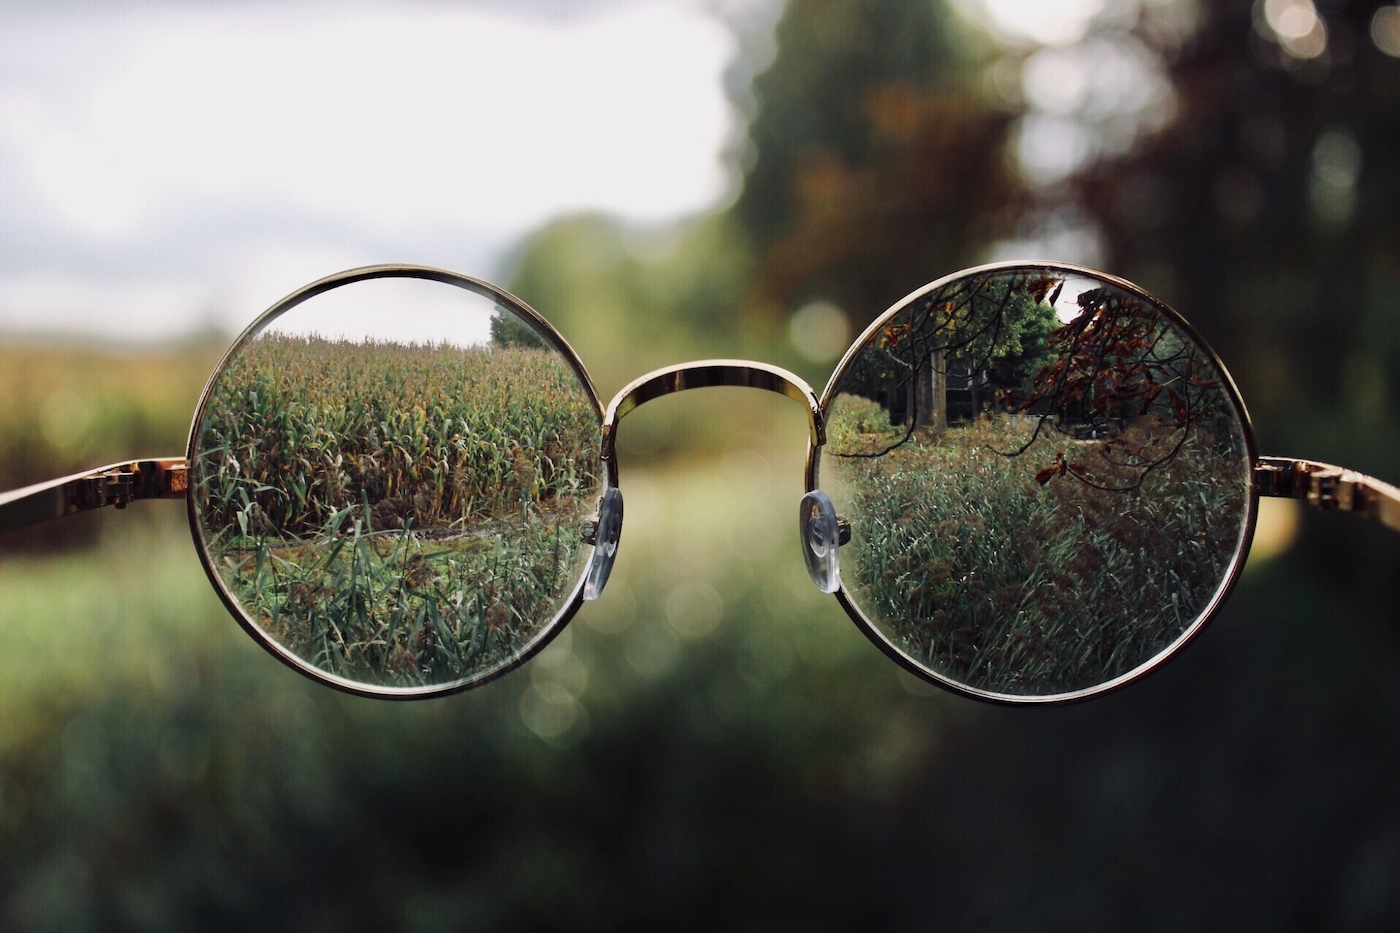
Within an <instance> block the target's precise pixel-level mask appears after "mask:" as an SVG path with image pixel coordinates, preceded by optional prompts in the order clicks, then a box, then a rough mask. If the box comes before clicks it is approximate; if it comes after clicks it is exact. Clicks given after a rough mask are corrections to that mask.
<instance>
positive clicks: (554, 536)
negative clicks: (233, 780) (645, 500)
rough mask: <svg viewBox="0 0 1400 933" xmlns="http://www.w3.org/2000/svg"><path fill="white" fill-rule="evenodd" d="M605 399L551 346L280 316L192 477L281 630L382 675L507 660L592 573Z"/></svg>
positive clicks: (397, 679)
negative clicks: (370, 334)
mask: <svg viewBox="0 0 1400 933" xmlns="http://www.w3.org/2000/svg"><path fill="white" fill-rule="evenodd" d="M598 428H599V416H598V412H597V408H596V407H595V405H594V403H593V401H592V399H591V397H590V396H589V395H588V393H587V392H586V390H585V389H584V387H583V385H582V383H581V382H580V380H579V379H578V377H577V376H576V375H575V374H574V372H573V371H572V369H570V368H569V366H568V365H567V363H566V362H565V361H564V360H563V359H562V358H561V357H560V356H559V355H558V354H556V353H554V352H553V351H549V350H539V349H528V348H495V349H488V348H471V349H462V348H458V347H452V346H440V347H432V346H408V345H399V344H388V343H374V342H370V343H350V342H345V341H327V340H322V339H318V338H303V337H290V336H285V335H271V336H264V337H261V338H259V339H257V340H255V341H253V342H252V343H250V344H249V345H248V346H247V347H246V348H245V349H244V350H243V351H242V352H241V353H240V354H239V356H238V357H237V358H236V359H234V360H233V361H232V362H231V364H230V365H229V366H228V367H227V368H226V369H225V371H224V372H223V373H222V374H221V376H220V379H219V381H218V384H217V385H216V386H215V387H214V390H213V391H212V393H211V396H210V399H209V402H208V405H207V407H206V410H205V413H204V416H203V419H202V421H201V424H200V428H199V431H200V434H199V454H198V457H197V458H196V464H195V486H194V488H195V494H196V495H197V496H198V497H199V502H198V505H199V510H200V514H201V518H202V525H203V530H204V533H205V535H206V537H207V539H208V541H209V545H210V550H211V554H212V555H213V557H214V561H215V564H216V566H217V567H218V568H219V572H220V574H221V576H222V578H223V580H224V582H225V583H226V584H227V585H228V586H229V588H230V590H231V591H232V592H233V593H234V594H235V596H236V597H237V598H238V600H239V602H240V603H241V604H242V605H243V606H244V607H245V608H246V609H248V611H249V612H250V614H252V615H253V616H254V617H255V618H256V619H257V620H258V622H259V624H260V625H261V626H262V627H263V629H264V631H266V632H267V633H268V635H270V636H271V637H272V638H273V639H275V640H276V641H278V642H279V643H281V644H282V645H284V646H285V647H287V648H288V649H290V650H291V651H292V652H294V653H295V654H297V655H298V656H300V657H302V658H303V659H305V660H307V661H309V662H310V663H312V664H314V665H316V666H317V667H319V668H321V669H323V670H326V671H329V672H331V673H335V674H338V675H340V676H343V677H347V678H350V679H352V680H357V681H361V682H365V683H372V684H389V685H413V684H423V683H446V682H452V681H458V680H463V679H470V678H473V677H477V676H482V675H485V674H487V673H489V672H491V671H493V670H495V669H497V668H499V667H500V666H502V665H504V664H506V663H509V662H510V661H511V660H513V659H514V658H515V657H516V656H517V655H518V654H519V652H520V651H521V650H522V649H523V648H524V647H525V646H526V645H528V644H529V643H530V641H531V639H532V638H533V636H534V635H535V634H536V633H537V632H538V631H539V628H540V626H541V624H542V623H544V622H547V621H549V619H551V618H552V617H553V616H554V615H555V614H556V613H557V612H558V610H559V608H560V606H561V604H562V601H563V599H564V598H565V597H566V596H567V594H568V593H569V592H570V590H571V588H572V586H573V584H574V583H575V582H577V579H578V576H579V572H580V570H581V566H582V562H583V560H584V559H585V557H586V548H585V547H584V546H583V545H582V543H581V541H580V537H579V530H580V524H581V521H582V517H583V514H584V513H585V512H586V511H587V510H588V509H590V508H591V507H592V505H593V502H594V499H595V498H596V496H597V494H598V485H599V480H598V475H599V471H598V463H599V448H598V444H599V430H598Z"/></svg>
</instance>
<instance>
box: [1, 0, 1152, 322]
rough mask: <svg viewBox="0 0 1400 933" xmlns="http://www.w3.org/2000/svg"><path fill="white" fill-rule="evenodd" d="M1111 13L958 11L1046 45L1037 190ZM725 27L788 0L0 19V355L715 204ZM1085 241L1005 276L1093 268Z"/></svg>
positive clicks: (1075, 236) (496, 272)
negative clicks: (1047, 263)
mask: <svg viewBox="0 0 1400 933" xmlns="http://www.w3.org/2000/svg"><path fill="white" fill-rule="evenodd" d="M1106 2H1107V0H954V3H955V5H956V6H957V7H958V8H959V9H961V10H963V11H964V12H965V13H966V14H967V15H969V16H970V17H972V18H973V19H980V20H982V21H983V22H985V23H986V24H987V25H988V26H989V27H991V28H992V30H993V32H994V33H995V34H997V35H998V36H999V37H1000V38H1002V39H1003V41H1005V42H1007V43H1008V44H1010V45H1011V46H1013V47H1016V46H1021V47H1026V45H1027V43H1029V44H1031V45H1048V46H1050V48H1047V49H1046V50H1045V51H1044V52H1042V53H1038V54H1039V55H1040V57H1045V56H1050V58H1046V62H1047V64H1048V65H1055V66H1056V67H1054V68H1048V67H1047V68H1041V69H1040V71H1043V72H1046V73H1047V74H1051V73H1053V75H1052V78H1053V80H1048V81H1040V82H1039V83H1035V82H1031V83H1028V84H1027V87H1026V92H1027V95H1028V96H1029V97H1030V98H1031V101H1032V104H1035V102H1036V100H1038V99H1039V97H1045V96H1046V95H1047V94H1048V93H1049V91H1055V92H1056V94H1050V95H1049V96H1050V97H1052V98H1053V100H1050V102H1049V104H1047V105H1046V106H1047V107H1049V110H1048V111H1047V113H1046V114H1040V115H1038V114H1037V112H1036V109H1035V107H1034V106H1033V107H1032V111H1031V118H1034V119H1031V118H1028V121H1026V123H1025V126H1026V127H1027V128H1028V129H1027V130H1026V131H1025V132H1023V133H1022V137H1023V139H1022V146H1021V148H1022V149H1023V150H1026V151H1025V152H1022V156H1023V159H1024V158H1025V157H1026V155H1027V153H1030V154H1031V155H1037V157H1038V158H1039V159H1040V161H1041V162H1045V161H1046V159H1047V158H1049V157H1052V156H1053V157H1055V158H1049V162H1050V163H1053V164H1051V165H1050V168H1051V169H1053V170H1054V171H1053V172H1051V176H1052V177H1051V179H1050V180H1051V181H1054V180H1055V173H1056V172H1058V173H1060V174H1063V173H1064V172H1065V171H1067V170H1068V169H1066V168H1065V166H1066V165H1069V166H1071V167H1072V166H1073V164H1075V163H1074V162H1073V159H1070V156H1076V153H1078V156H1076V157H1081V156H1082V155H1083V153H1082V152H1080V150H1081V149H1083V148H1084V147H1083V146H1078V144H1077V142H1076V141H1077V140H1079V137H1080V136H1083V135H1084V134H1085V133H1087V132H1089V130H1090V129H1091V128H1085V127H1082V126H1080V127H1077V124H1075V122H1074V110H1075V108H1077V107H1081V106H1082V104H1083V102H1082V101H1080V100H1079V98H1085V99H1086V100H1087V99H1089V98H1090V97H1092V96H1093V95H1091V94H1089V91H1090V90H1093V88H1092V86H1091V82H1089V80H1088V78H1086V77H1085V75H1084V74H1080V73H1079V72H1083V71H1084V70H1085V69H1084V68H1083V62H1082V61H1079V63H1078V64H1076V61H1078V60H1077V59H1075V58H1074V57H1073V54H1072V53H1073V51H1074V49H1075V48H1076V47H1077V46H1076V43H1080V42H1081V40H1082V39H1083V38H1084V36H1085V32H1086V30H1087V29H1088V25H1089V23H1090V22H1091V21H1092V20H1094V19H1095V17H1097V16H1099V14H1100V13H1101V12H1102V11H1104V10H1106V9H1108V7H1106V6H1105V3H1106ZM1114 2H1115V3H1116V4H1117V6H1118V7H1121V6H1123V5H1124V4H1130V5H1131V4H1135V3H1136V0H1114ZM1162 2H1165V0H1162ZM1110 5H1111V4H1110ZM1158 5H1159V6H1160V5H1161V2H1159V3H1158ZM721 8H723V9H727V10H728V11H729V14H728V15H730V16H743V17H745V18H748V19H749V20H750V21H751V22H757V23H760V24H771V21H772V19H773V18H774V17H775V16H776V13H777V11H778V10H779V9H780V0H416V2H410V0H398V2H388V0H359V2H337V3H328V2H318V0H300V2H295V3H293V2H274V0H206V2H203V3H195V2H175V0H107V2H95V0H0V334H4V333H11V334H13V333H59V334H70V335H83V336H86V337H89V338H94V339H99V340H109V339H113V338H125V339H129V340H138V341H144V340H150V339H160V338H165V337H179V336H182V335H187V334H190V333H194V332H198V331H202V330H206V329H208V328H210V327H214V328H217V329H219V330H222V331H227V332H235V331H237V330H240V329H241V328H242V326H243V325H244V324H246V323H247V322H248V321H250V320H251V319H252V318H253V317H254V316H256V315H257V314H258V313H259V312H261V311H262V310H263V309H265V308H267V307H268V306H269V305H271V304H272V303H273V302H275V301H276V300H277V299H279V298H280V297H282V296H283V295H285V294H287V293H288V292H290V291H292V290H294V289H296V288H298V287H299V286H301V285H303V284H305V283H307V282H310V281H312V280H314V279H317V278H320V277H321V276H323V275H326V274H328V273H331V272H335V271H338V270H341V269H345V268H350V267H353V266H358V265H364V264H369V263H380V262H400V261H403V262H418V263H427V264H433V265H442V266H447V267H449V268H452V269H456V270H458V271H461V272H466V273H468V274H471V275H475V276H479V277H482V278H486V279H489V280H496V281H499V280H500V279H501V278H502V277H503V276H504V275H505V274H506V273H507V270H505V269H504V268H503V266H504V262H505V259H506V257H507V256H508V255H509V253H510V251H511V249H512V248H513V247H515V246H517V245H518V244H519V243H520V241H521V239H522V237H524V236H526V235H528V233H529V232H530V231H532V230H535V229H538V228H539V227H540V226H542V225H543V224H545V223H546V222H547V221H548V220H549V219H551V218H554V217H557V216H559V215H561V214H567V213H570V212H578V211H584V210H601V211H607V212H609V213H612V214H615V215H618V216H621V217H623V218H625V219H627V220H629V221H631V222H633V223H635V224H638V225H664V224H668V223H673V222H675V221H676V220H677V219H679V218H682V217H685V216H687V215H692V214H695V213H698V212H701V211H706V210H712V209H714V208H716V207H718V206H721V205H722V204H724V203H725V202H726V201H727V200H728V199H730V198H732V197H733V196H734V195H735V194H736V192H737V189H738V184H739V179H738V178H737V176H736V174H735V171H734V169H733V168H732V167H731V166H730V165H729V164H728V163H727V162H726V160H725V159H724V157H723V156H724V153H725V151H726V150H727V149H728V148H729V147H730V146H731V145H732V144H733V143H734V142H735V140H736V139H737V138H739V136H740V134H742V133H743V132H744V129H745V128H744V126H743V125H742V122H741V121H740V120H739V118H738V117H737V115H736V112H735V109H734V108H733V107H732V106H731V103H730V101H729V100H728V98H727V97H726V94H725V92H724V89H723V79H724V73H725V70H726V68H727V67H728V66H730V64H731V63H732V62H733V61H734V60H735V58H736V55H737V47H736V41H735V38H734V36H733V35H732V33H731V31H730V30H729V29H728V28H727V27H726V26H725V25H724V23H723V22H722V21H721V19H720V17H719V16H718V15H717V14H716V13H715V12H714V11H715V10H716V9H721ZM1115 9H1116V7H1115ZM760 31H761V30H760ZM770 46H771V43H770ZM1062 49H1064V50H1068V51H1062ZM770 51H771V48H770ZM1102 57H1103V56H1102V55H1101V54H1098V53H1096V57H1095V58H1094V60H1095V61H1099V60H1102ZM1080 58H1081V59H1082V58H1083V56H1080ZM1036 60H1037V59H1036V58H1035V57H1032V59H1031V61H1032V62H1035V61H1036ZM1076 69H1078V71H1076ZM1119 70H1120V71H1121V70H1122V69H1119ZM1037 73H1038V72H1036V71H1035V70H1034V69H1031V70H1028V71H1027V75H1028V78H1034V76H1035V74H1037ZM1129 77H1131V75H1130V76H1129ZM1068 79H1074V80H1068ZM1112 82H1113V84H1114V86H1115V87H1120V86H1132V85H1133V82H1132V81H1127V80H1125V79H1123V78H1122V76H1121V75H1118V74H1117V73H1115V75H1114V76H1113V77H1112ZM1139 83H1140V82H1139ZM1065 87H1070V88H1072V89H1078V90H1077V91H1076V93H1077V94H1078V96H1077V97H1075V96H1074V95H1069V98H1072V99H1069V98H1066V94H1067V93H1068V92H1066V91H1064V88H1065ZM1057 95H1058V96H1057ZM1061 98H1066V99H1067V100H1068V103H1066V102H1065V100H1062V99H1061ZM1047 99H1048V98H1047ZM1037 106H1038V105H1037ZM1057 108H1058V109H1057ZM1041 109H1045V108H1044V107H1042V108H1041ZM1062 111H1063V112H1062ZM1037 120H1038V121H1039V122H1036V121H1037ZM1076 127H1077V128H1076ZM1037 128H1038V129H1039V130H1043V131H1044V132H1038V133H1034V132H1030V130H1035V129H1037ZM1076 132H1077V133H1078V134H1079V135H1078V136H1076V135H1075V133H1076ZM1076 147H1077V148H1076ZM1056 159H1058V161H1056ZM1067 160H1068V161H1067ZM1031 161H1032V162H1034V160H1031ZM1062 163H1063V164H1062ZM1034 167H1035V166H1034V165H1032V168H1034ZM1053 226H1054V224H1051V227H1053ZM1055 237H1059V238H1060V239H1061V240H1064V242H1063V243H1059V242H1058V241H1057V240H1056V239H1055ZM1083 239H1084V235H1083V234H1082V232H1081V231H1078V230H1076V229H1075V228H1074V227H1073V224H1072V223H1071V224H1070V226H1069V227H1067V228H1066V229H1065V230H1062V231H1058V232H1057V230H1056V229H1051V230H1050V231H1049V232H1048V233H1047V234H1046V235H1045V236H1042V237H1041V238H1040V239H1038V240H1033V241H1028V242H1026V243H1013V244H1009V245H1008V247H1007V249H1009V250H1010V252H1007V251H1006V250H1003V251H1002V252H1001V253H998V255H1002V253H1005V255H1007V256H1010V255H1020V254H1022V253H1026V252H1030V253H1035V254H1037V255H1039V254H1044V255H1047V256H1054V257H1056V258H1071V259H1087V260H1092V259H1093V257H1094V251H1093V248H1092V246H1093V244H1092V242H1088V245H1087V246H1086V245H1085V244H1084V243H1080V242H1079V241H1080V240H1083ZM542 310H545V311H546V313H547V310H548V309H542Z"/></svg>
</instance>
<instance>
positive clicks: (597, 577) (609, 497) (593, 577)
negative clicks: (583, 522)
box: [583, 486, 622, 602]
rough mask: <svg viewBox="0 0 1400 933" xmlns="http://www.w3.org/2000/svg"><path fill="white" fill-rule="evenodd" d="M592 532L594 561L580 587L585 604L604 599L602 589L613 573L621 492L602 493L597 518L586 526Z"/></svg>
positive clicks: (611, 488) (611, 489) (619, 532)
mask: <svg viewBox="0 0 1400 933" xmlns="http://www.w3.org/2000/svg"><path fill="white" fill-rule="evenodd" d="M589 524H591V525H592V526H593V527H592V528H591V529H587V530H586V531H585V536H584V540H585V541H587V540H588V531H591V532H592V538H593V540H592V541H589V542H588V543H590V544H592V545H593V559H592V560H591V561H590V562H589V564H588V579H587V580H585V581H584V584H583V598H584V599H585V600H588V601H590V602H591V601H592V600H595V599H597V598H598V597H599V596H602V595H603V587H605V586H607V585H608V576H609V574H611V573H612V567H613V560H614V559H615V558H616V557H617V542H618V539H619V538H621V537H622V490H620V489H618V488H617V487H616V486H609V487H607V488H606V489H604V490H603V497H602V498H601V499H599V500H598V514H597V516H596V517H594V519H593V520H592V521H591V522H590V523H589Z"/></svg>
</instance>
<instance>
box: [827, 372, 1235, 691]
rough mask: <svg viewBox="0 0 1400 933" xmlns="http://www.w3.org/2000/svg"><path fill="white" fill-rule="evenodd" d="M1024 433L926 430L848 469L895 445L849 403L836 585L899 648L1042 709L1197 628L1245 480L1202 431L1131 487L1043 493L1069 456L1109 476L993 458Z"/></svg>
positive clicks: (1070, 448)
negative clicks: (1068, 465)
mask: <svg viewBox="0 0 1400 933" xmlns="http://www.w3.org/2000/svg"><path fill="white" fill-rule="evenodd" d="M1028 420H1029V419H1025V418H1023V419H1021V422H1020V424H1019V426H1012V423H1011V420H1010V419H1009V418H1008V417H1007V416H1005V415H1001V416H998V417H996V418H993V419H982V420H981V421H979V422H977V423H976V424H974V425H969V426H965V427H957V428H951V429H949V430H948V431H947V432H946V434H944V435H943V436H941V437H938V436H934V435H932V434H929V433H926V432H924V431H922V430H921V431H920V432H918V433H917V434H916V435H915V438H914V439H913V440H912V441H911V442H910V443H908V444H906V445H905V446H903V447H900V448H898V449H896V450H894V451H892V452H891V453H889V454H887V455H885V456H883V457H877V458H872V459H856V458H840V457H835V456H831V455H830V453H831V452H847V453H849V452H856V451H867V450H878V449H881V448H883V447H884V446H887V445H888V444H889V443H890V441H891V439H898V437H899V436H902V434H903V429H902V428H893V427H891V426H890V425H889V423H888V418H887V417H886V416H885V412H884V411H883V410H882V409H881V408H880V407H879V406H878V405H876V404H875V403H873V402H869V401H868V400H865V399H862V398H859V397H855V396H843V397H840V398H839V399H838V402H837V405H836V407H835V414H834V417H833V418H832V419H831V422H830V424H829V426H828V433H829V437H830V446H829V453H828V455H827V456H825V457H824V458H823V461H822V480H823V485H824V486H825V487H826V488H827V489H828V491H829V492H830V493H831V494H832V495H833V498H834V499H835V501H836V505H837V508H838V510H839V511H841V512H843V513H844V514H846V515H847V516H848V517H849V518H850V519H851V521H852V524H853V538H852V542H851V545H849V546H847V547H844V548H842V550H841V567H842V579H843V581H844V582H845V584H846V586H847V588H848V589H849V590H850V591H851V592H852V593H853V595H854V596H855V599H856V601H857V603H858V604H859V605H860V606H861V607H862V609H863V610H864V612H865V614H866V615H867V616H868V617H869V618H870V619H871V620H872V621H873V622H874V623H875V624H876V625H877V626H878V627H879V628H881V629H882V630H883V631H884V632H885V633H886V634H887V635H888V636H889V637H890V638H891V639H892V640H893V641H894V643H895V644H896V645H898V646H899V647H900V649H901V650H902V651H903V652H905V653H906V654H907V655H908V656H909V657H910V658H912V659H913V660H915V661H917V662H918V663H919V664H921V665H923V666H925V667H926V668H928V669H929V670H932V671H934V672H936V673H938V674H941V675H943V676H945V677H948V678H951V679H952V680H954V681H957V682H959V683H963V684H966V685H968V686H972V687H975V688H978V689H982V690H987V691H991V692H995V693H1005V694H1015V695H1048V694H1057V693H1064V692H1070V691H1074V690H1079V689H1083V688H1086V687H1090V686H1093V685H1095V684H1099V683H1103V682H1106V681H1108V680H1111V679H1113V678H1115V677H1117V676H1119V675H1121V674H1124V673H1126V672H1128V671H1131V670H1133V669H1134V668H1136V667H1138V666H1139V665H1141V664H1142V663H1144V662H1145V661H1147V660H1149V659H1150V658H1152V657H1153V656H1155V655H1156V654H1157V653H1158V652H1160V651H1161V650H1162V649H1164V648H1165V647H1167V646H1168V645H1169V644H1171V643H1172V642H1173V641H1175V640H1176V638H1178V637H1179V636H1180V635H1181V634H1182V633H1183V632H1184V631H1185V630H1186V629H1187V628H1188V627H1189V626H1190V625H1191V624H1192V623H1193V622H1194V621H1195V620H1196V618H1197V617H1198V616H1199V615H1200V613H1201V612H1202V611H1203V610H1204V609H1205V608H1206V606H1207V605H1208V604H1209V602H1210V600H1211V599H1212V597H1213V596H1214V595H1215V593H1216V591H1217V589H1218V588H1219V586H1220V584H1221V582H1222V579H1223V575H1224V573H1225V571H1226V569H1227V567H1228V565H1229V562H1230V560H1231V558H1232V556H1233V555H1234V553H1235V550H1236V547H1237V544H1238V541H1239V539H1240V531H1241V525H1242V523H1243V516H1244V513H1243V505H1244V502H1245V501H1246V499H1245V496H1246V493H1247V482H1248V472H1247V464H1246V462H1245V457H1244V454H1243V446H1242V443H1241V442H1240V441H1239V440H1238V439H1229V438H1227V439H1226V440H1225V441H1224V442H1216V441H1215V440H1214V439H1212V438H1210V437H1208V436H1206V435H1204V434H1203V433H1202V432H1200V431H1195V432H1194V433H1193V435H1192V438H1191V439H1190V440H1189V441H1188V442H1187V443H1186V445H1184V446H1183V448H1182V449H1181V451H1180V452H1179V454H1177V455H1176V456H1175V457H1174V458H1172V459H1171V460H1170V461H1169V462H1168V463H1166V464H1165V465H1163V466H1161V467H1160V468H1158V469H1156V470H1154V471H1153V472H1151V473H1149V474H1148V475H1147V476H1146V477H1145V478H1144V480H1143V484H1142V487H1141V489H1138V490H1132V491H1128V492H1116V491H1105V490H1101V489H1096V488H1093V487H1092V486H1090V485H1088V484H1086V483H1084V482H1081V481H1080V480H1079V479H1078V478H1076V477H1075V476H1073V475H1066V476H1057V477H1054V478H1052V479H1050V480H1049V481H1048V482H1046V483H1044V484H1042V483H1039V482H1037V481H1036V474H1037V473H1038V472H1039V471H1040V470H1042V469H1043V468H1044V467H1045V466H1046V464H1047V463H1049V462H1051V461H1052V459H1053V457H1054V454H1055V453H1056V452H1058V451H1062V450H1063V451H1067V453H1066V457H1070V456H1073V457H1074V458H1076V459H1079V460H1084V461H1086V462H1090V463H1095V464H1096V470H1097V471H1098V475H1099V476H1100V477H1101V478H1105V479H1108V478H1111V477H1112V469H1111V468H1110V467H1108V466H1107V465H1105V464H1103V463H1101V462H1099V461H1098V460H1097V459H1096V450H1095V445H1097V444H1099V443H1100V442H1095V441H1075V440H1071V439H1068V438H1064V437H1055V438H1053V439H1052V438H1049V437H1046V438H1042V439H1041V440H1039V441H1037V442H1036V444H1035V445H1034V446H1032V447H1031V448H1030V449H1029V450H1027V451H1026V452H1025V453H1024V454H1022V455H1021V456H1016V457H1010V456H1003V455H1001V454H998V453H996V452H995V451H996V450H1008V449H1012V448H1014V447H1015V441H1016V440H1017V439H1018V438H1023V437H1028V431H1029V428H1028V427H1027V421H1028ZM1147 420H1148V419H1144V421H1147ZM1133 430H1137V431H1143V432H1150V431H1151V430H1152V427H1151V425H1150V424H1139V425H1138V426H1137V427H1136V428H1134V429H1133Z"/></svg>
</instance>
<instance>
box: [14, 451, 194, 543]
mask: <svg viewBox="0 0 1400 933" xmlns="http://www.w3.org/2000/svg"><path fill="white" fill-rule="evenodd" d="M188 491H189V474H188V471H187V469H186V464H185V458H184V457H164V458H161V459H158V460H128V461H124V462H122V463H113V464H109V465H108V466H104V467H97V468H96V469H93V470H88V471H86V472H83V473H75V474H73V475H72V476H64V477H61V478H59V479H51V480H48V481H47V482H43V483H35V484H34V485H32V486H25V487H22V488H20V489H15V490H11V491H10V492H4V493H0V532H6V531H18V530H19V529H21V528H28V527H29V526H30V525H37V524H40V523H41V522H47V521H52V520H53V519H55V518H62V517H63V516H65V515H72V514H74V513H76V512H86V511H89V510H91V509H100V508H105V507H106V506H109V505H113V506H116V507H117V508H119V509H122V508H126V505H127V503H128V502H134V501H136V500H137V499H183V498H185V495H186V493H187V492H188Z"/></svg>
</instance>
